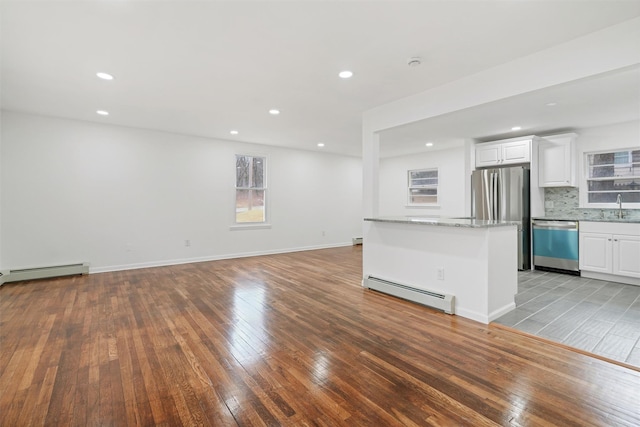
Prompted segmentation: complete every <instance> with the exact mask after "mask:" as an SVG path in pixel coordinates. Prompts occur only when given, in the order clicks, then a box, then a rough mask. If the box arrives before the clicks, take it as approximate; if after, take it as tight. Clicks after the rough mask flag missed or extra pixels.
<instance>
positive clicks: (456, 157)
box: [379, 146, 470, 216]
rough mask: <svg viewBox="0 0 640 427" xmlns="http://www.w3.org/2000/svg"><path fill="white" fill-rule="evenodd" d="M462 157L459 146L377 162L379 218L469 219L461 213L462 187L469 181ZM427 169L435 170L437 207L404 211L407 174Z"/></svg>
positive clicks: (463, 199)
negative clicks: (405, 216) (425, 216)
mask: <svg viewBox="0 0 640 427" xmlns="http://www.w3.org/2000/svg"><path fill="white" fill-rule="evenodd" d="M465 154H466V149H465V147H464V146H460V147H455V148H450V149H445V150H434V151H430V152H425V153H422V154H417V155H410V156H401V157H391V158H383V159H380V165H379V179H380V183H379V188H380V195H379V197H380V199H379V202H380V207H379V214H380V215H381V216H385V215H429V216H431V215H433V216H469V215H470V213H469V212H465V207H466V204H465V201H466V199H465V194H466V191H465V186H466V180H468V179H469V174H468V173H467V171H466V167H465ZM429 168H438V181H439V182H438V207H420V208H417V207H407V206H406V205H407V171H408V170H412V169H429Z"/></svg>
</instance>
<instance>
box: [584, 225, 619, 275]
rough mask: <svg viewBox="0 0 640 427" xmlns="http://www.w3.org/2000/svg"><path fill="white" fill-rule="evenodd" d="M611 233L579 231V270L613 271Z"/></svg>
mask: <svg viewBox="0 0 640 427" xmlns="http://www.w3.org/2000/svg"><path fill="white" fill-rule="evenodd" d="M612 243H613V241H612V236H611V234H601V233H583V232H580V250H579V254H580V270H587V271H597V272H599V273H613V269H612V268H611V264H612V261H613V245H612Z"/></svg>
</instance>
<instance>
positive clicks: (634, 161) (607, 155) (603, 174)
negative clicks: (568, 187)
mask: <svg viewBox="0 0 640 427" xmlns="http://www.w3.org/2000/svg"><path fill="white" fill-rule="evenodd" d="M585 156H586V163H587V165H586V166H587V167H586V173H585V175H586V180H587V204H588V205H611V206H613V205H615V204H616V201H617V200H618V194H619V195H620V198H621V200H622V203H623V204H625V203H638V204H640V149H629V150H617V151H608V152H598V153H585Z"/></svg>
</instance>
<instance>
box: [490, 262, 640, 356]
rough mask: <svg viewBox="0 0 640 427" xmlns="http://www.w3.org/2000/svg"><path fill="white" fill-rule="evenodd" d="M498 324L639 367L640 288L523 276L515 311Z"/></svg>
mask: <svg viewBox="0 0 640 427" xmlns="http://www.w3.org/2000/svg"><path fill="white" fill-rule="evenodd" d="M495 323H500V324H502V325H505V326H509V327H512V328H514V329H518V330H521V331H524V332H527V333H530V334H533V335H537V336H540V337H543V338H546V339H549V340H552V341H556V342H561V343H563V344H566V345H568V346H571V347H576V348H579V349H582V350H586V351H588V352H591V353H595V354H598V355H601V356H604V357H607V358H609V359H614V360H618V361H621V362H625V363H627V364H629V365H634V366H638V367H640V286H633V285H624V284H621V283H615V282H606V281H602V280H595V279H587V278H582V277H578V276H571V275H567V274H557V273H548V272H544V271H539V270H529V271H520V272H518V295H516V309H515V310H513V311H511V312H509V313H507V314H505V315H504V316H502V317H500V318H499V319H497V320H495Z"/></svg>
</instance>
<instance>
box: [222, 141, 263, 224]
mask: <svg viewBox="0 0 640 427" xmlns="http://www.w3.org/2000/svg"><path fill="white" fill-rule="evenodd" d="M238 157H250V158H251V159H252V162H253V161H255V160H256V159H261V161H263V162H264V166H263V167H264V170H263V174H264V176H263V179H262V187H251V181H252V179H251V177H250V178H249V186H248V187H244V186H240V187H239V186H238V182H237V167H238V166H237V162H238ZM233 159H234V163H233V165H234V168H233V170H234V185H235V187H234V192H233V224H234V225H232V226H231V227H230V229H231V230H241V229H261V228H271V225H270V224H269V223H268V222H267V221H268V219H269V210H268V207H267V206H268V203H269V197H268V190H267V185H268V184H267V175H268V167H269V165H268V162H267V156H266V155H261V154H236V155H234V157H233ZM252 170H253V168H251V170H250V172H251V171H252ZM241 190H242V191H247V190H249V191H251V190H255V191H264V219H263V221H255V222H238V216H237V200H238V191H241Z"/></svg>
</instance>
